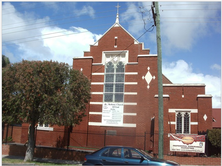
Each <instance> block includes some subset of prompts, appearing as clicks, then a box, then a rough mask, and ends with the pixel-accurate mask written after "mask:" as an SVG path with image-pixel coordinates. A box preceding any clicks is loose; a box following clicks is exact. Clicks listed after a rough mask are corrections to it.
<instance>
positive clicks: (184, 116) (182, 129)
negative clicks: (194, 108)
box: [176, 112, 190, 134]
mask: <svg viewBox="0 0 222 166" xmlns="http://www.w3.org/2000/svg"><path fill="white" fill-rule="evenodd" d="M176 133H181V134H189V133H190V112H177V113H176Z"/></svg>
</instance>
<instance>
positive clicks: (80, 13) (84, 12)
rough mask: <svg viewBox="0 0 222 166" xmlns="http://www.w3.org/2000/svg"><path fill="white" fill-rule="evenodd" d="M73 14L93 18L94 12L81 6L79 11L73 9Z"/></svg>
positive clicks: (89, 7) (90, 8) (87, 7)
mask: <svg viewBox="0 0 222 166" xmlns="http://www.w3.org/2000/svg"><path fill="white" fill-rule="evenodd" d="M74 13H75V14H76V15H77V16H81V15H89V16H90V17H92V18H95V11H94V9H93V8H92V7H91V6H83V8H82V9H80V10H78V9H75V10H74Z"/></svg>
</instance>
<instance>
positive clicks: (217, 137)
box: [207, 129, 221, 147]
mask: <svg viewBox="0 0 222 166" xmlns="http://www.w3.org/2000/svg"><path fill="white" fill-rule="evenodd" d="M207 137H208V139H209V141H210V143H211V144H212V145H213V146H215V147H221V129H212V130H209V131H208V133H207Z"/></svg>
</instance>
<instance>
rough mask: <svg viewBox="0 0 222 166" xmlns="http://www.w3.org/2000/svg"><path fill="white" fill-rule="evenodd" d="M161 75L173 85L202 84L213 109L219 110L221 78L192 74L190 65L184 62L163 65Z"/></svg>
mask: <svg viewBox="0 0 222 166" xmlns="http://www.w3.org/2000/svg"><path fill="white" fill-rule="evenodd" d="M162 70H163V74H164V75H165V76H166V77H167V78H169V79H170V80H171V81H172V82H173V83H204V84H205V85H206V87H205V88H206V94H211V95H212V96H213V98H212V105H213V108H221V78H219V77H216V76H213V75H204V74H202V73H194V72H193V71H192V64H188V63H187V62H185V61H184V60H178V61H177V62H172V63H164V64H163V69H162Z"/></svg>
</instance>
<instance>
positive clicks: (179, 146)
mask: <svg viewBox="0 0 222 166" xmlns="http://www.w3.org/2000/svg"><path fill="white" fill-rule="evenodd" d="M170 151H175V152H195V153H205V135H184V134H170Z"/></svg>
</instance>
